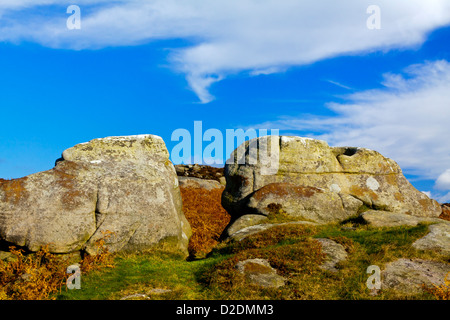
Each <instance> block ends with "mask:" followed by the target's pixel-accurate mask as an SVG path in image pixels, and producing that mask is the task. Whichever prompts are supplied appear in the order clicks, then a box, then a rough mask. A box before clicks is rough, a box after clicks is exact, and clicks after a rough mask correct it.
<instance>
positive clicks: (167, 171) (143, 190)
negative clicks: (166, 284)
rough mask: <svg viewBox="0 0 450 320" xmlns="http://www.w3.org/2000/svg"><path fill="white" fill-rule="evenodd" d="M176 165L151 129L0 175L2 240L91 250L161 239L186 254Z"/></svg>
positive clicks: (139, 246) (140, 246)
mask: <svg viewBox="0 0 450 320" xmlns="http://www.w3.org/2000/svg"><path fill="white" fill-rule="evenodd" d="M181 208H182V203H181V195H180V191H179V187H178V180H177V176H176V173H175V169H174V166H173V165H172V163H171V162H170V161H169V154H168V152H167V149H166V146H165V144H164V141H163V140H162V139H161V138H160V137H157V136H153V135H140V136H128V137H108V138H103V139H95V140H92V141H90V142H88V143H82V144H78V145H76V146H74V147H72V148H70V149H67V150H65V151H64V152H63V155H62V158H61V159H59V160H58V161H57V163H56V166H55V168H53V169H51V170H48V171H45V172H40V173H36V174H32V175H30V176H28V177H25V178H22V179H15V180H2V181H0V239H1V240H3V241H7V242H9V243H12V244H15V245H18V246H23V247H26V248H28V249H29V250H31V251H37V250H39V249H40V247H42V246H45V245H49V249H50V252H53V253H67V252H74V251H78V250H86V251H87V252H88V253H95V249H96V245H95V243H96V241H97V240H98V239H100V238H103V237H105V235H106V234H107V233H110V236H109V237H108V238H106V245H107V247H108V248H109V250H110V251H112V252H115V251H122V250H124V251H137V250H145V249H149V248H153V247H155V246H158V245H160V246H165V247H167V248H172V249H174V250H176V251H179V252H183V253H186V254H187V243H188V237H189V236H190V226H189V223H188V222H187V220H186V219H185V217H184V214H183V212H182V209H181Z"/></svg>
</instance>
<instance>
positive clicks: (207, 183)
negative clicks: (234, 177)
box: [178, 176, 224, 191]
mask: <svg viewBox="0 0 450 320" xmlns="http://www.w3.org/2000/svg"><path fill="white" fill-rule="evenodd" d="M178 182H179V185H180V187H182V188H200V189H205V190H209V191H211V190H214V189H223V188H224V186H223V185H222V184H220V182H218V181H216V180H207V179H200V178H192V177H180V176H179V177H178Z"/></svg>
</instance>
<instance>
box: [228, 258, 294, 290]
mask: <svg viewBox="0 0 450 320" xmlns="http://www.w3.org/2000/svg"><path fill="white" fill-rule="evenodd" d="M236 268H237V269H238V270H239V272H240V273H242V274H244V275H245V276H246V277H247V279H249V280H250V281H251V282H252V283H253V284H255V285H258V286H260V287H264V288H279V287H282V286H284V284H285V281H286V279H285V278H283V277H282V276H280V275H278V274H277V271H276V270H275V269H274V268H272V267H271V266H270V264H269V262H268V261H267V260H265V259H247V260H244V261H239V262H238V263H237V264H236Z"/></svg>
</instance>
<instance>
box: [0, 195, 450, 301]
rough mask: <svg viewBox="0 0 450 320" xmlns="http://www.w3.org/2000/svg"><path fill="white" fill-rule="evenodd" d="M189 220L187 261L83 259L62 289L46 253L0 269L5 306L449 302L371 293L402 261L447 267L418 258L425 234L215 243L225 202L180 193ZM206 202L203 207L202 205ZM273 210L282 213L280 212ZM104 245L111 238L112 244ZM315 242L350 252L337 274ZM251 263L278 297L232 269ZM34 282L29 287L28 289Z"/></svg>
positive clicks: (286, 236)
mask: <svg viewBox="0 0 450 320" xmlns="http://www.w3.org/2000/svg"><path fill="white" fill-rule="evenodd" d="M182 195H183V202H184V207H183V209H184V211H185V214H186V217H187V219H188V220H189V222H190V223H191V225H192V229H193V236H192V238H191V240H190V244H189V250H190V253H191V256H190V259H187V260H186V259H184V258H182V257H180V256H178V255H176V254H174V253H171V252H163V251H148V252H141V253H134V254H125V253H118V254H114V255H111V254H109V253H108V252H105V251H102V242H99V250H100V252H101V255H100V256H86V257H84V260H83V262H82V263H81V266H82V274H81V289H79V290H68V289H67V288H66V287H65V279H66V278H67V275H66V274H65V268H66V267H67V265H65V264H64V263H61V261H60V260H57V259H54V256H52V255H51V254H49V253H48V252H46V251H45V250H44V251H42V252H41V253H38V254H35V255H28V256H25V255H21V254H19V253H18V254H17V256H18V259H17V260H16V261H15V262H9V263H6V262H1V261H0V282H1V286H0V299H59V300H107V299H114V300H116V299H122V298H124V297H128V298H130V299H154V300H158V299H165V300H166V299H167V300H209V299H215V300H228V299H232V300H241V299H242V300H246V299H251V300H260V299H272V300H285V299H286V300H292V299H294V300H302V299H309V300H323V299H326V300H359V299H375V300H381V299H448V298H449V290H450V282H449V281H447V282H446V283H445V285H443V286H440V287H433V288H425V289H426V290H425V291H424V292H423V293H421V294H416V295H408V294H403V293H398V292H395V291H389V290H382V291H381V292H379V293H378V295H375V296H374V295H372V292H371V291H370V290H369V289H367V287H366V281H367V278H368V276H369V275H368V274H367V273H366V270H367V267H368V266H370V265H378V266H379V267H380V268H381V269H383V266H384V265H385V264H386V263H389V262H391V261H394V260H396V259H399V258H422V259H429V260H436V261H446V262H449V259H448V256H447V257H445V256H443V255H440V254H439V253H436V252H423V251H419V250H416V249H414V248H413V247H412V246H411V245H412V243H413V242H414V241H415V240H416V239H419V238H421V237H423V236H424V235H425V234H426V233H427V232H428V225H427V224H420V225H417V226H415V227H409V226H404V227H395V228H373V227H370V226H368V225H364V224H360V223H358V219H353V220H349V221H346V222H345V223H342V224H328V225H321V226H314V225H302V224H298V225H281V226H276V227H272V228H269V229H267V230H265V231H263V232H260V233H257V234H254V235H252V236H249V237H247V238H245V239H243V240H241V241H240V242H225V243H220V244H219V243H218V241H217V239H218V235H219V234H220V233H221V231H222V230H223V229H224V228H225V225H226V224H227V223H228V221H229V217H227V216H226V215H225V214H226V213H224V210H223V208H222V207H221V206H220V192H215V193H214V192H204V191H202V190H192V189H190V190H187V189H186V190H182ZM205 201H207V202H205ZM205 203H208V205H207V206H206V205H205ZM275 209H277V208H275ZM106 236H108V235H106ZM314 238H329V239H332V240H334V241H336V242H338V243H340V244H342V245H343V246H344V248H345V249H346V251H347V253H348V258H347V259H346V260H345V261H343V262H341V263H339V264H338V265H337V269H338V271H337V272H330V271H326V270H323V269H321V268H320V267H319V266H320V264H321V263H322V262H323V261H324V259H325V256H324V254H323V252H322V248H321V245H320V244H319V242H317V241H314ZM249 258H263V259H267V260H268V261H269V263H270V264H271V266H272V267H274V268H275V269H277V272H278V273H279V274H280V275H282V276H283V277H285V278H286V279H287V281H286V284H285V286H283V287H279V288H276V289H270V288H260V287H256V286H255V285H253V284H252V283H250V282H249V281H248V279H246V278H245V277H244V276H243V275H242V274H240V273H239V272H238V271H237V269H236V268H235V265H236V263H237V262H238V261H242V260H245V259H249ZM24 274H30V276H28V278H29V279H28V281H22V280H21V279H22V278H23V275H24Z"/></svg>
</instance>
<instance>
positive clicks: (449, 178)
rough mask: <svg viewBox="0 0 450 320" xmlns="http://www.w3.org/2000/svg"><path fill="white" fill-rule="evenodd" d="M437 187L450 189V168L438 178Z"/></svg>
mask: <svg viewBox="0 0 450 320" xmlns="http://www.w3.org/2000/svg"><path fill="white" fill-rule="evenodd" d="M435 188H436V189H438V190H450V169H447V170H445V171H444V172H443V173H442V174H441V175H440V176H439V177H438V178H437V180H436V184H435Z"/></svg>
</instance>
